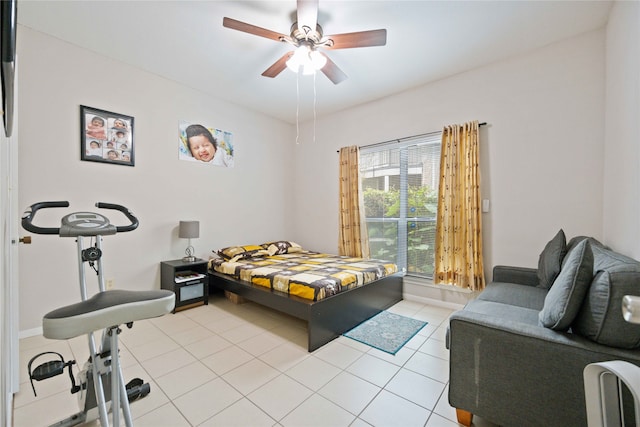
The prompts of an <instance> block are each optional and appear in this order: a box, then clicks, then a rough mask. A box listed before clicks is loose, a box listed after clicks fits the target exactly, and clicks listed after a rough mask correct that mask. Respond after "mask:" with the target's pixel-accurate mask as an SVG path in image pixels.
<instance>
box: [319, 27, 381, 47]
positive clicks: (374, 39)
mask: <svg viewBox="0 0 640 427" xmlns="http://www.w3.org/2000/svg"><path fill="white" fill-rule="evenodd" d="M326 39H329V40H333V44H330V43H329V44H327V45H325V46H324V47H326V48H327V49H349V48H352V47H369V46H384V45H385V44H387V30H370V31H359V32H356V33H344V34H334V35H332V36H327V37H326Z"/></svg>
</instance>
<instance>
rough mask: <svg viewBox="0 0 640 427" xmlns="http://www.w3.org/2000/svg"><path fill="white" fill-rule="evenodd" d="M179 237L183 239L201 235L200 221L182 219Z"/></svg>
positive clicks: (195, 237)
mask: <svg viewBox="0 0 640 427" xmlns="http://www.w3.org/2000/svg"><path fill="white" fill-rule="evenodd" d="M178 237H180V238H181V239H197V238H198V237H200V221H180V228H179V231H178Z"/></svg>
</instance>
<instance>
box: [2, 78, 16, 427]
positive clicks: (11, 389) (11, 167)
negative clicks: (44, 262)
mask: <svg viewBox="0 0 640 427" xmlns="http://www.w3.org/2000/svg"><path fill="white" fill-rule="evenodd" d="M16 75H17V73H16ZM15 87H16V92H17V81H16V86H15ZM16 98H17V93H16ZM14 111H15V115H14V122H13V133H12V135H11V137H10V138H7V137H6V135H5V132H4V126H2V125H0V226H1V227H2V229H1V230H0V239H1V241H2V244H1V245H0V266H1V269H0V272H1V277H0V372H1V375H0V378H1V381H0V392H1V393H2V402H1V404H0V425H2V426H10V425H12V422H11V420H12V407H13V393H16V392H17V391H18V387H19V385H20V376H19V373H18V360H19V359H18V240H19V237H18V232H19V228H18V222H19V215H18V143H17V141H18V131H17V130H18V129H17V128H18V126H17V123H18V117H17V111H18V108H17V103H16V106H15V109H14ZM0 123H2V119H1V116H0Z"/></svg>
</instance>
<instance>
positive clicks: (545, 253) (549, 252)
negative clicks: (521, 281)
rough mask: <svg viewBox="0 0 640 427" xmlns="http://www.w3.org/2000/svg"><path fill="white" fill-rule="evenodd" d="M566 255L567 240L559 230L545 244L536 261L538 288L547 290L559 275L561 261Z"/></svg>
mask: <svg viewBox="0 0 640 427" xmlns="http://www.w3.org/2000/svg"><path fill="white" fill-rule="evenodd" d="M566 253H567V239H566V237H565V235H564V231H563V230H562V229H561V230H560V231H558V233H557V234H556V235H555V237H554V238H553V239H551V240H550V241H549V243H547V245H546V246H545V247H544V249H543V250H542V253H541V254H540V258H539V259H538V287H539V288H544V289H549V288H550V287H551V285H552V284H553V281H554V280H556V277H558V274H560V268H561V266H562V260H563V259H564V256H565V255H566Z"/></svg>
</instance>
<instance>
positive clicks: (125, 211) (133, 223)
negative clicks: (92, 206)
mask: <svg viewBox="0 0 640 427" xmlns="http://www.w3.org/2000/svg"><path fill="white" fill-rule="evenodd" d="M96 207H97V208H101V209H113V210H116V211H120V212H122V213H123V214H124V216H126V217H127V219H128V220H129V221H131V224H129V225H118V226H116V231H117V232H118V233H124V232H127V231H133V230H135V229H136V228H138V225H139V224H140V222H139V221H138V218H136V217H135V215H133V214H132V213H131V211H130V210H129V209H127V208H125V207H124V206H122V205H116V204H115V203H104V202H97V203H96Z"/></svg>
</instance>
